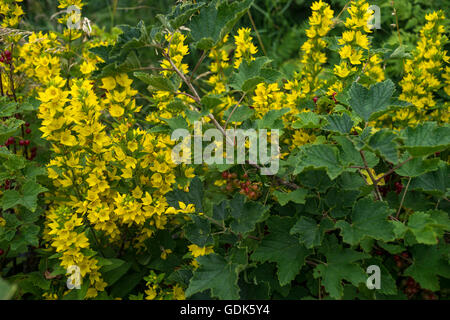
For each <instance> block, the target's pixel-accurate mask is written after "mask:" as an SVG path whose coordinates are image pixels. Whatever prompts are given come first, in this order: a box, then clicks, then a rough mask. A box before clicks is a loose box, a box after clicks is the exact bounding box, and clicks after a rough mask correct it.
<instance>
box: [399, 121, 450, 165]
mask: <svg viewBox="0 0 450 320" xmlns="http://www.w3.org/2000/svg"><path fill="white" fill-rule="evenodd" d="M402 136H403V139H404V148H405V149H406V150H407V151H408V152H409V153H410V154H411V155H412V156H415V157H422V156H428V155H430V154H433V153H435V152H438V151H442V150H445V149H447V148H448V147H450V126H449V125H445V126H443V127H440V126H438V125H437V123H436V122H425V123H421V124H418V125H417V126H416V127H414V128H411V127H408V128H407V129H406V130H405V131H404V132H403V135H402Z"/></svg>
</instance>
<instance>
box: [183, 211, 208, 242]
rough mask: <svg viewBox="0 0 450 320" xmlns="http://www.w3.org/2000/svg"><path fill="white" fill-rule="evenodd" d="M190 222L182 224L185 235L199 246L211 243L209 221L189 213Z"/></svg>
mask: <svg viewBox="0 0 450 320" xmlns="http://www.w3.org/2000/svg"><path fill="white" fill-rule="evenodd" d="M191 220H192V221H191V222H190V223H188V224H186V225H185V226H184V232H185V237H186V239H188V240H189V241H190V242H192V243H194V244H196V245H197V246H199V247H205V246H207V245H210V244H212V243H213V238H212V236H211V223H210V222H209V221H208V220H207V219H206V218H203V217H201V216H197V215H191Z"/></svg>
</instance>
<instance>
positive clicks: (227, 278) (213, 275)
mask: <svg viewBox="0 0 450 320" xmlns="http://www.w3.org/2000/svg"><path fill="white" fill-rule="evenodd" d="M197 261H198V263H199V264H200V266H199V268H198V269H197V270H195V272H194V276H193V277H192V278H191V281H190V282H189V287H188V288H187V290H186V292H185V294H186V296H187V297H190V296H192V295H193V294H195V293H198V292H202V291H205V290H208V289H210V290H211V295H212V296H213V297H216V298H219V299H222V300H237V299H239V287H238V285H237V282H238V274H237V271H236V266H235V265H233V264H232V263H230V262H227V261H226V260H225V259H224V258H222V257H221V256H219V255H217V254H209V255H206V256H201V257H198V258H197Z"/></svg>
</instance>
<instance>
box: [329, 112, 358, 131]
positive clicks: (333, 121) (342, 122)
mask: <svg viewBox="0 0 450 320" xmlns="http://www.w3.org/2000/svg"><path fill="white" fill-rule="evenodd" d="M326 119H327V121H328V124H327V125H326V126H325V127H323V130H326V131H332V132H337V133H343V134H346V133H349V132H350V130H352V128H353V124H354V122H353V120H352V119H351V118H350V116H349V115H348V114H346V113H344V114H342V115H336V114H332V115H329V116H327V118H326Z"/></svg>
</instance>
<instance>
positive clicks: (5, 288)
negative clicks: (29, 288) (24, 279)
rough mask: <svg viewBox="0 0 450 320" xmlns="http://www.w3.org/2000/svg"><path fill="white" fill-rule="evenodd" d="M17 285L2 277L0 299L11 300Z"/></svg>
mask: <svg viewBox="0 0 450 320" xmlns="http://www.w3.org/2000/svg"><path fill="white" fill-rule="evenodd" d="M16 289H17V286H16V285H14V284H13V285H11V284H9V283H8V282H6V281H5V280H3V279H2V278H1V277H0V300H9V299H11V298H12V297H13V295H14V293H15V292H16Z"/></svg>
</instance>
